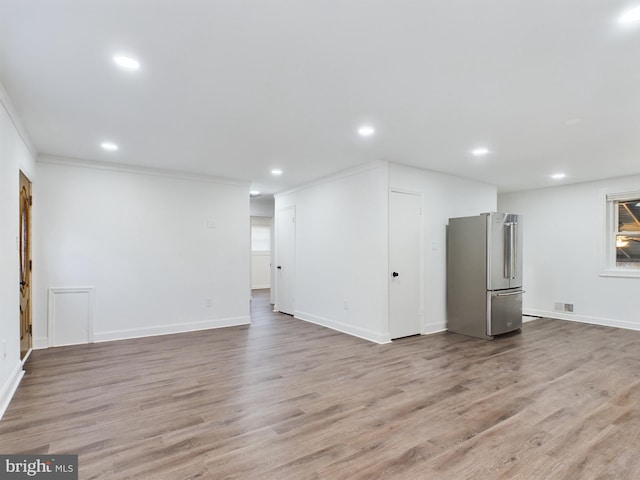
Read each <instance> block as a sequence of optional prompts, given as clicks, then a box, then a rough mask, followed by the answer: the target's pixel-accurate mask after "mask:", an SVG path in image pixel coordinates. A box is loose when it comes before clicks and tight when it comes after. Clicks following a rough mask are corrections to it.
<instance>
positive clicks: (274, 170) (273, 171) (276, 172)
mask: <svg viewBox="0 0 640 480" xmlns="http://www.w3.org/2000/svg"><path fill="white" fill-rule="evenodd" d="M271 175H276V176H277V175H282V170H280V169H279V168H274V169H273V170H271Z"/></svg>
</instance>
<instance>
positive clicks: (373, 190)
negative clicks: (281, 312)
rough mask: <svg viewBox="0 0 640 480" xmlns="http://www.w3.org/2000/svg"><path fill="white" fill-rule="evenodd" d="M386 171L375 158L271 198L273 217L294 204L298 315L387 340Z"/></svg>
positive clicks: (296, 304)
mask: <svg viewBox="0 0 640 480" xmlns="http://www.w3.org/2000/svg"><path fill="white" fill-rule="evenodd" d="M387 173H388V170H387V164H386V163H384V162H380V163H375V164H373V165H371V166H368V167H366V168H364V169H356V170H353V171H348V172H344V173H342V174H339V175H336V176H333V177H332V178H330V179H326V180H324V181H322V182H318V183H315V184H313V185H310V186H307V187H303V188H299V189H296V190H295V191H293V192H291V193H284V194H281V195H277V196H276V202H275V210H276V213H275V215H276V218H277V216H278V211H279V210H281V209H282V208H285V207H288V206H293V205H295V209H296V231H295V234H296V257H295V258H296V274H295V285H296V287H295V288H296V290H295V294H294V297H295V316H296V317H297V318H300V319H303V320H307V321H310V322H313V323H317V324H319V325H323V326H326V327H329V328H333V329H335V330H339V331H342V332H345V333H349V334H351V335H355V336H359V337H362V338H365V339H368V340H371V341H374V342H378V343H384V342H388V341H389V340H390V336H389V326H388V321H387V317H388V300H387V273H388V265H387V258H388V241H387V237H388V233H387V232H388V226H387V212H388V197H387V194H386V192H387V184H388V176H387ZM275 224H276V225H277V220H276V222H275ZM276 235H277V232H276Z"/></svg>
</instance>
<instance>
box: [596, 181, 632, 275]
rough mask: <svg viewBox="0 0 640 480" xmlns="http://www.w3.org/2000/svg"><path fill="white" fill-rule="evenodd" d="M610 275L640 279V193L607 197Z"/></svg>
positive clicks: (626, 193) (607, 248) (608, 268)
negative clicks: (630, 276) (638, 277)
mask: <svg viewBox="0 0 640 480" xmlns="http://www.w3.org/2000/svg"><path fill="white" fill-rule="evenodd" d="M606 212H607V213H606V216H607V230H606V235H607V238H606V241H605V244H606V256H607V262H606V263H607V265H606V267H605V269H606V270H607V272H606V273H608V274H614V275H615V274H617V275H626V274H630V275H633V276H640V191H635V192H623V193H610V194H607V196H606Z"/></svg>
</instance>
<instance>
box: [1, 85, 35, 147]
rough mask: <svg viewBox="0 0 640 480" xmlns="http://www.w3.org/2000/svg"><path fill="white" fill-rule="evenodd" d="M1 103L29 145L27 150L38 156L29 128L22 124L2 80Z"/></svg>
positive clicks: (24, 141) (21, 136)
mask: <svg viewBox="0 0 640 480" xmlns="http://www.w3.org/2000/svg"><path fill="white" fill-rule="evenodd" d="M0 103H1V104H2V106H3V107H4V110H5V112H7V115H8V116H9V119H10V120H11V123H13V126H14V127H15V129H16V132H18V136H19V137H20V138H21V139H22V142H23V143H24V145H25V147H27V150H29V153H31V156H32V157H33V158H36V156H37V155H38V151H37V150H36V147H35V146H34V145H33V143H31V139H30V138H29V135H28V134H27V129H26V128H24V125H23V124H22V121H21V120H20V117H19V116H18V112H17V111H16V109H15V107H14V106H13V103H12V102H11V99H10V98H9V94H8V93H7V90H6V89H5V88H4V85H2V83H1V82H0Z"/></svg>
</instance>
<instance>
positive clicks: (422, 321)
mask: <svg viewBox="0 0 640 480" xmlns="http://www.w3.org/2000/svg"><path fill="white" fill-rule="evenodd" d="M392 193H403V194H405V195H415V196H417V197H418V199H419V201H420V220H419V222H420V224H419V231H420V239H419V242H420V249H419V257H420V259H419V261H420V270H419V273H420V275H419V278H420V280H419V282H420V285H419V292H420V294H419V302H420V305H419V318H420V335H424V334H425V333H426V328H425V313H424V312H425V308H424V298H425V283H424V278H425V272H424V271H425V256H424V225H425V221H424V217H425V208H424V192H422V191H420V190H411V189H408V188H401V187H389V193H388V199H387V205H388V206H389V207H388V208H389V215H388V218H387V245H388V254H387V298H388V301H387V328H388V330H389V337H391V272H392V266H391V194H392Z"/></svg>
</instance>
